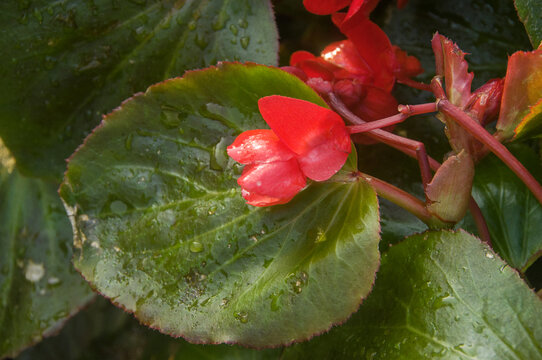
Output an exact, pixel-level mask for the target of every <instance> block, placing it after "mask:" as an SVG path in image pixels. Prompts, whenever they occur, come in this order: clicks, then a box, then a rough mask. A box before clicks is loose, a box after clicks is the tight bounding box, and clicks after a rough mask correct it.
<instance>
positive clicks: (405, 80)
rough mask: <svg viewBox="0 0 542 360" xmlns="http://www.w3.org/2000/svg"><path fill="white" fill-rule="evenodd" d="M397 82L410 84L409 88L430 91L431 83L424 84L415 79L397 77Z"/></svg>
mask: <svg viewBox="0 0 542 360" xmlns="http://www.w3.org/2000/svg"><path fill="white" fill-rule="evenodd" d="M397 82H398V83H399V84H403V85H406V86H410V87H411V88H414V89H418V90H425V91H431V85H429V84H424V83H422V82H419V81H415V80H412V79H409V78H401V79H397Z"/></svg>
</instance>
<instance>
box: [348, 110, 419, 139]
mask: <svg viewBox="0 0 542 360" xmlns="http://www.w3.org/2000/svg"><path fill="white" fill-rule="evenodd" d="M408 117H409V115H405V114H397V115H393V116H390V117H387V118H385V119H380V120H375V121H371V122H368V123H365V124H361V125H352V126H347V128H348V132H349V133H350V134H360V133H363V132H367V131H371V130H375V129H380V128H383V127H386V126H390V125H395V124H398V123H400V122H403V121H405V120H406V119H408Z"/></svg>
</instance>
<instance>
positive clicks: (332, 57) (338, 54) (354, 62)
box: [320, 40, 372, 77]
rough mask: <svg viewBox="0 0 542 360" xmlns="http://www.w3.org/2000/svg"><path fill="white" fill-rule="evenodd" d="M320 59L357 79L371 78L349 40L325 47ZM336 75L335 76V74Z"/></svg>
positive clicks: (367, 67) (369, 72) (367, 66)
mask: <svg viewBox="0 0 542 360" xmlns="http://www.w3.org/2000/svg"><path fill="white" fill-rule="evenodd" d="M320 57H321V58H322V59H324V60H326V61H328V62H330V63H332V64H334V65H336V66H339V67H341V68H343V69H345V70H347V71H348V73H350V74H351V75H350V76H349V77H352V75H356V76H357V77H368V76H371V73H372V71H371V68H370V67H369V65H368V64H367V63H366V62H365V61H364V59H363V58H362V57H361V56H360V54H359V52H358V51H357V49H356V47H355V45H354V44H353V43H352V41H350V40H343V41H337V42H334V43H332V44H329V45H328V46H326V48H325V49H324V50H323V51H322V53H321V54H320ZM336 75H337V74H336Z"/></svg>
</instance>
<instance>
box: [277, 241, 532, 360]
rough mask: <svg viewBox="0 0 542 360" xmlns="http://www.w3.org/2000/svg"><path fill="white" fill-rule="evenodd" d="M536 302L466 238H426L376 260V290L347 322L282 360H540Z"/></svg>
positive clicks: (498, 263) (494, 258) (485, 251)
mask: <svg viewBox="0 0 542 360" xmlns="http://www.w3.org/2000/svg"><path fill="white" fill-rule="evenodd" d="M541 344H542V302H541V301H540V299H539V298H538V297H537V296H536V294H535V293H534V292H533V291H532V290H531V289H529V288H528V287H527V286H526V285H525V283H524V282H523V280H521V278H520V277H519V276H518V274H517V273H516V272H515V271H514V270H513V269H512V268H510V267H509V266H507V265H506V263H505V262H503V261H502V260H501V259H500V258H499V257H498V255H496V254H495V253H494V252H493V251H491V250H490V249H489V248H488V247H487V246H485V245H483V244H481V243H480V241H479V240H478V239H477V238H475V237H473V236H471V235H469V234H467V233H465V232H462V231H460V232H457V233H454V232H449V231H441V232H436V231H435V232H427V233H424V234H420V235H415V236H412V237H410V238H408V239H406V240H405V241H404V242H402V243H401V244H398V245H396V246H393V247H392V248H391V249H390V250H389V251H388V252H387V253H386V254H385V255H383V257H382V265H381V269H380V271H379V273H378V279H377V281H376V284H375V288H374V290H373V292H372V293H371V295H369V298H368V299H367V300H366V301H365V302H364V304H363V306H362V307H361V308H360V311H359V312H357V313H356V314H354V315H353V316H352V318H351V319H350V320H348V322H347V323H346V324H345V325H343V326H341V327H337V328H334V329H332V330H331V331H330V332H329V333H327V334H324V335H322V336H320V337H318V338H315V339H313V340H311V341H309V342H307V343H304V344H297V345H294V346H293V347H291V348H288V349H286V350H285V352H284V354H283V357H282V358H284V359H314V358H321V359H322V358H340V359H350V358H358V357H361V358H371V359H488V360H489V359H540V358H542V346H541Z"/></svg>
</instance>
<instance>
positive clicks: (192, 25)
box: [188, 20, 198, 31]
mask: <svg viewBox="0 0 542 360" xmlns="http://www.w3.org/2000/svg"><path fill="white" fill-rule="evenodd" d="M197 26H198V24H197V22H196V20H192V21H190V22H189V23H188V30H190V31H194V30H196V27H197Z"/></svg>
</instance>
